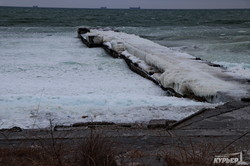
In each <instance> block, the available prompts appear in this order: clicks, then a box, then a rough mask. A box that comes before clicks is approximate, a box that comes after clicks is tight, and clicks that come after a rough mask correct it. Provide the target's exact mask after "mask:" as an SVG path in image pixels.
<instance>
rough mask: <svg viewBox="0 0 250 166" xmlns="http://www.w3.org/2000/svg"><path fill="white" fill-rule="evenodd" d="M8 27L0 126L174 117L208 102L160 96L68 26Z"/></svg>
mask: <svg viewBox="0 0 250 166" xmlns="http://www.w3.org/2000/svg"><path fill="white" fill-rule="evenodd" d="M5 31H6V30H5ZM14 31H15V32H13V33H3V31H2V34H3V35H1V37H0V50H1V53H0V79H1V84H0V128H9V127H13V126H19V127H22V128H43V127H47V126H48V125H49V121H50V120H52V121H53V124H61V125H62V124H64V125H65V124H67V125H68V124H72V123H75V122H89V121H112V122H117V123H124V122H139V123H143V122H147V121H148V120H150V119H162V118H166V119H175V120H179V119H182V118H184V117H186V116H188V115H190V114H192V113H194V112H196V111H198V110H199V109H200V108H201V107H204V106H206V107H213V105H210V104H205V103H199V102H195V101H192V100H188V99H179V98H175V97H169V96H166V94H165V92H164V91H162V90H161V89H160V88H159V87H158V86H156V85H155V84H154V83H152V82H151V81H148V80H146V79H144V78H142V77H140V76H139V75H137V74H135V73H133V72H132V71H130V70H129V69H128V67H127V65H126V64H125V62H124V61H123V60H121V59H113V58H111V57H110V56H109V55H108V54H106V53H105V52H104V51H103V50H102V49H100V48H92V49H89V48H86V47H85V46H84V45H83V44H82V43H81V41H80V40H79V39H78V38H76V34H75V33H72V32H74V31H72V32H58V33H50V32H42V33H38V32H37V33H35V32H34V33H30V31H32V28H27V29H24V30H23V32H17V31H16V30H14ZM26 31H28V32H27V33H26ZM7 32H8V30H7Z"/></svg>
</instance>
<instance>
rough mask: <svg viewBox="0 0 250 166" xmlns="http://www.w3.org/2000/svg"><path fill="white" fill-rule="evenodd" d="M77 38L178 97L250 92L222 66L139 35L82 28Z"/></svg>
mask: <svg viewBox="0 0 250 166" xmlns="http://www.w3.org/2000/svg"><path fill="white" fill-rule="evenodd" d="M78 37H79V38H81V40H82V41H83V43H85V44H86V45H87V46H88V47H103V48H104V49H105V50H106V51H107V52H108V53H109V54H110V55H111V56H113V57H114V58H123V59H124V60H125V61H126V63H127V64H128V66H129V68H130V69H131V70H133V71H134V72H136V73H138V74H140V75H141V76H143V77H145V78H147V79H150V80H152V81H153V82H155V83H156V84H158V85H159V86H161V87H162V88H163V89H164V90H167V91H169V92H170V93H172V94H173V95H175V96H180V97H188V98H194V99H196V100H200V101H208V102H218V101H228V100H241V98H243V97H245V96H247V95H249V89H248V88H247V87H249V81H247V80H243V79H236V78H233V77H232V76H229V75H228V74H227V73H226V69H224V68H223V67H221V66H219V65H216V64H212V63H209V62H207V61H203V60H201V59H199V58H195V57H193V56H191V55H189V54H187V53H182V52H178V51H174V50H171V49H170V48H167V47H164V46H161V45H159V44H157V43H154V42H152V41H149V40H147V39H143V38H141V37H139V36H136V35H133V34H126V33H123V32H118V31H113V30H110V29H87V28H79V29H78Z"/></svg>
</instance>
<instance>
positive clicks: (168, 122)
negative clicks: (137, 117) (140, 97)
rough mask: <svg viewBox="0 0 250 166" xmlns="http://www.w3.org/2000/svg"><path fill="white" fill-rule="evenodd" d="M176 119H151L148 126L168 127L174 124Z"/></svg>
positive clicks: (152, 127) (151, 127) (153, 127)
mask: <svg viewBox="0 0 250 166" xmlns="http://www.w3.org/2000/svg"><path fill="white" fill-rule="evenodd" d="M175 122H176V121H175V120H167V119H153V120H150V121H149V124H148V128H149V129H156V128H167V127H169V126H170V125H172V124H174V123H175Z"/></svg>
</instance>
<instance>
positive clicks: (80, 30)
mask: <svg viewBox="0 0 250 166" xmlns="http://www.w3.org/2000/svg"><path fill="white" fill-rule="evenodd" d="M77 32H78V34H84V33H88V32H90V30H89V29H88V28H78V31H77Z"/></svg>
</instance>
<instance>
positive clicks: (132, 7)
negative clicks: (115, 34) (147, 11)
mask: <svg viewBox="0 0 250 166" xmlns="http://www.w3.org/2000/svg"><path fill="white" fill-rule="evenodd" d="M129 9H141V7H140V6H139V7H130V8H129Z"/></svg>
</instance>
